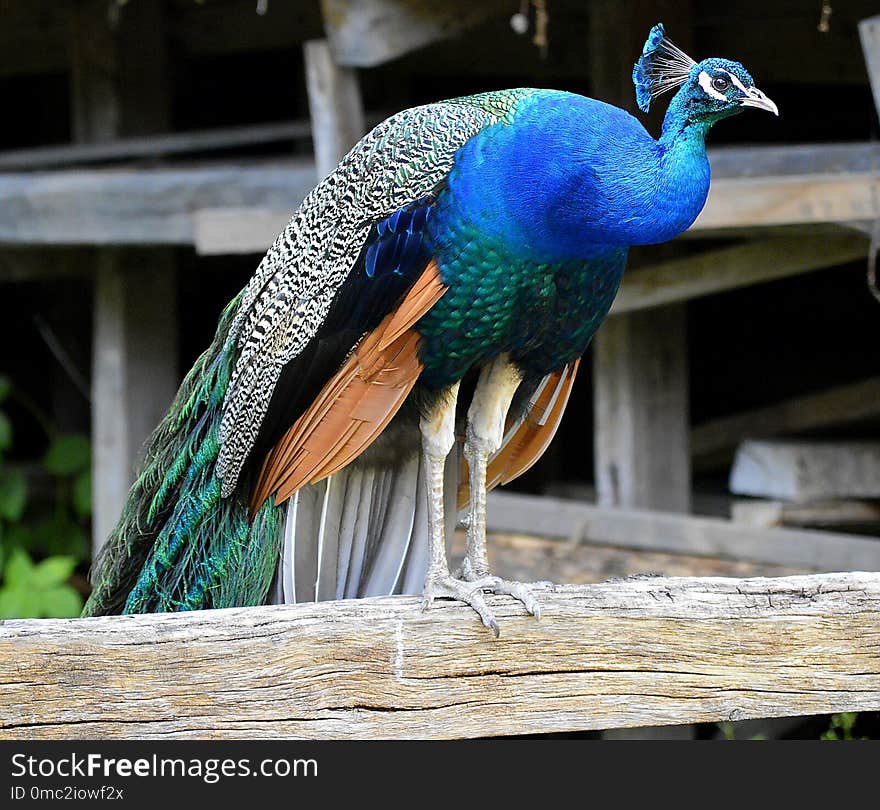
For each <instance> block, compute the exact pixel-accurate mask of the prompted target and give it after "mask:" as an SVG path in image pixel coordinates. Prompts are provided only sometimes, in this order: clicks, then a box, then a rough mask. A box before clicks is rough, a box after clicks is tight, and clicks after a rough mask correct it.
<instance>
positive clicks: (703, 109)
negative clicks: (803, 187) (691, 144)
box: [633, 23, 779, 129]
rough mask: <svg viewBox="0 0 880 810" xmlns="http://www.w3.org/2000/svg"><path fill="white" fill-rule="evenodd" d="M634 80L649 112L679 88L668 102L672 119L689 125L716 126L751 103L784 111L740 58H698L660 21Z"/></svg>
mask: <svg viewBox="0 0 880 810" xmlns="http://www.w3.org/2000/svg"><path fill="white" fill-rule="evenodd" d="M633 82H634V83H635V86H636V100H637V101H638V104H639V107H640V108H641V109H642V110H644V111H645V112H648V110H649V109H650V106H651V101H652V99H654V98H656V97H657V96H659V95H661V94H662V93H665V92H666V91H668V90H672V89H674V88H676V87H680V89H679V91H678V92H677V93H676V94H675V98H674V99H673V100H672V102H671V103H670V105H669V112H668V113H667V118H669V117H674V118H676V119H678V120H679V121H680V122H681V123H684V124H687V123H694V124H703V125H705V126H711V125H712V124H714V123H715V122H716V121H720V120H721V119H722V118H727V117H728V116H731V115H736V113H738V112H742V111H743V110H744V109H745V108H746V107H755V108H757V109H759V110H768V111H769V112H772V113H773V114H774V115H779V110H778V108H777V107H776V105H775V104H774V103H773V102H772V101H771V100H770V99H769V98H767V96H765V95H764V94H763V93H762V92H761V91H760V90H759V89H758V88H757V87H755V82H754V80H753V79H752V77H751V75H750V74H749V72H748V71H747V70H746V69H745V68H744V67H743V66H742V65H741V64H740V63H739V62H734V61H732V60H730V59H718V58H712V59H704V60H703V61H702V62H695V61H694V60H693V59H691V58H690V56H688V55H687V54H686V53H685V52H684V51H682V50H681V48H679V47H678V46H676V45H675V44H674V43H673V42H672V41H671V40H670V39H669V37H667V36H666V31H665V30H664V28H663V25H662V24H661V23H658V24H657V25H655V26H654V27H653V28H652V29H651V33H650V34H648V39H647V41H646V42H645V47H644V49H643V50H642V55H641V57H640V59H639V61H638V62H636V65H635V68H634V69H633ZM665 128H666V123H665V122H664V129H665Z"/></svg>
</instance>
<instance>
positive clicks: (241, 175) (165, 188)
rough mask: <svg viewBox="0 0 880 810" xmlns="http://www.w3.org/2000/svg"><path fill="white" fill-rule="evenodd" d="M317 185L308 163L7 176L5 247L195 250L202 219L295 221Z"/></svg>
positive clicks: (1, 210)
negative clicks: (231, 211) (206, 215)
mask: <svg viewBox="0 0 880 810" xmlns="http://www.w3.org/2000/svg"><path fill="white" fill-rule="evenodd" d="M314 185H315V167H314V164H313V163H312V162H311V161H308V160H297V161H277V162H275V161H273V162H268V163H262V162H257V163H244V164H219V165H208V166H197V167H180V168H162V169H92V170H78V171H70V172H35V173H32V174H9V175H4V176H0V243H7V244H18V245H27V244H30V245H33V244H49V245H52V244H54V245H83V244H90V245H192V244H193V242H194V224H193V220H194V212H196V211H199V210H201V209H203V208H211V209H216V208H226V207H233V208H251V209H254V210H256V209H261V208H264V209H268V210H269V211H274V212H277V211H279V210H284V211H288V212H290V213H292V212H293V210H294V209H295V208H296V207H297V206H298V205H299V204H300V202H302V199H303V197H305V195H306V194H307V193H308V192H309V191H311V189H312V188H313V187H314ZM270 241H271V240H270ZM265 247H268V243H267V244H266V246H265ZM265 247H264V248H263V249H264V250H265Z"/></svg>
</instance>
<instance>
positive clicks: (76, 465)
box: [43, 434, 92, 476]
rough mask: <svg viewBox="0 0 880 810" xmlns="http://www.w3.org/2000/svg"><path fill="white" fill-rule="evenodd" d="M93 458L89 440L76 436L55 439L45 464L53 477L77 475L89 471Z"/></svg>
mask: <svg viewBox="0 0 880 810" xmlns="http://www.w3.org/2000/svg"><path fill="white" fill-rule="evenodd" d="M91 458H92V451H91V448H90V447H89V440H88V439H87V438H86V437H85V436H80V435H78V434H74V435H70V436H58V437H57V438H56V439H53V441H52V443H51V444H50V445H49V449H48V450H47V451H46V458H45V459H44V461H43V464H45V465H46V469H47V470H48V471H49V472H50V473H52V474H53V475H59V476H66V475H75V474H76V473H81V472H83V471H85V470H88V469H89V464H90V463H91Z"/></svg>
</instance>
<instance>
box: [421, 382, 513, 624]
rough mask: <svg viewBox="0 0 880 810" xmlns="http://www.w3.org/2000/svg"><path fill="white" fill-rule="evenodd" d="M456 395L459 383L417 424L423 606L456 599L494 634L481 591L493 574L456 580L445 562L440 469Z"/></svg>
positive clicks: (448, 442) (452, 440)
mask: <svg viewBox="0 0 880 810" xmlns="http://www.w3.org/2000/svg"><path fill="white" fill-rule="evenodd" d="M457 398H458V383H456V384H455V385H454V386H453V387H452V388H450V389H449V391H447V392H446V393H445V394H444V395H443V396H442V397H441V398H440V400H439V401H438V402H437V404H436V405H435V406H434V410H433V412H432V413H430V414H428V415H427V416H425V417H423V418H422V420H421V423H420V428H421V432H422V452H423V454H424V459H425V476H426V478H427V485H428V486H427V489H428V535H429V542H430V554H431V557H430V561H429V563H428V574H427V576H426V577H425V591H424V598H423V600H422V608H423V609H427V608H429V607H430V606H431V604H432V603H433V601H434V599H436V598H444V597H445V598H448V599H458V600H460V601H462V602H465V603H466V604H468V605H470V606H471V607H472V608H473V609H474V610H476V611H477V613H478V614H479V616H480V619H481V620H482V622H483V624H485V625H486V627H488V628H489V629H490V630H491V631H492V632H493V633H494V634H495V635H496V636H497V635H498V622H496V621H495V617H494V616H493V615H492V611H490V610H489V606H488V605H487V604H486V600H485V599H484V598H483V591H482V589H483V588H491V587H493V586H494V585H495V583H496V580H495V579H494V577H486V578H483V579H480V578H474V579H473V580H472V581H465V580H461V579H456V578H455V577H453V576H452V575H451V574H450V573H449V564H448V563H447V561H446V525H445V520H444V509H443V472H444V468H445V466H446V456H448V455H449V451H450V450H451V449H452V446H453V445H454V444H455V403H456V400H457Z"/></svg>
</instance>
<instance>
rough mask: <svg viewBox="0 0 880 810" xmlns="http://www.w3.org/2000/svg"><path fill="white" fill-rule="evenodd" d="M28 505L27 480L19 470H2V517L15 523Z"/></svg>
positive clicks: (0, 492) (0, 475) (0, 505)
mask: <svg viewBox="0 0 880 810" xmlns="http://www.w3.org/2000/svg"><path fill="white" fill-rule="evenodd" d="M26 505H27V481H26V480H25V477H24V474H23V473H21V472H19V471H11V470H0V518H3V519H5V520H8V521H10V522H11V523H15V522H17V521H19V520H21V516H22V515H23V514H24V508H25V506H26Z"/></svg>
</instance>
